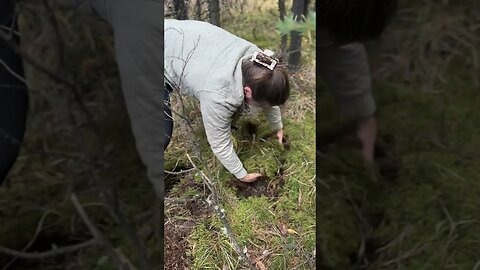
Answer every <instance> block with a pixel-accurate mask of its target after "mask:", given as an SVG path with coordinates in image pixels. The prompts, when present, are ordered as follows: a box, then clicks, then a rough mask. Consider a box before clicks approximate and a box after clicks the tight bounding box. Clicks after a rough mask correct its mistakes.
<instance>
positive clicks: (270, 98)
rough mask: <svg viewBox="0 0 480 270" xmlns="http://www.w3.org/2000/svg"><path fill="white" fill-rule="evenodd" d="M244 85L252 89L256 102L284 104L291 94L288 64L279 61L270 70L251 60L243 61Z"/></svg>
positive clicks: (273, 104)
mask: <svg viewBox="0 0 480 270" xmlns="http://www.w3.org/2000/svg"><path fill="white" fill-rule="evenodd" d="M242 74H243V85H244V86H248V87H250V88H251V89H252V98H253V100H254V101H256V102H267V103H268V104H269V105H270V106H276V105H283V104H284V103H285V102H286V101H287V99H288V97H289V95H290V84H289V82H288V73H287V71H286V65H284V64H281V63H278V64H277V66H276V67H275V68H274V69H273V70H270V69H268V68H266V67H264V66H262V65H260V64H258V63H255V62H252V61H250V60H243V62H242Z"/></svg>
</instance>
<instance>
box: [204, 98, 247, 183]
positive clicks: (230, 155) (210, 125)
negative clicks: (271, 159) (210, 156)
mask: <svg viewBox="0 0 480 270" xmlns="http://www.w3.org/2000/svg"><path fill="white" fill-rule="evenodd" d="M200 109H201V112H202V121H203V125H204V127H205V133H206V135H207V140H208V143H209V144H210V147H211V149H212V151H213V153H214V154H215V156H216V157H217V158H218V160H219V161H220V162H221V163H222V165H223V166H224V167H225V169H227V170H228V171H229V172H230V173H232V174H233V175H235V177H236V178H237V179H242V178H244V177H245V176H246V175H247V171H246V170H245V168H244V167H243V164H242V162H241V161H240V159H239V158H238V156H237V154H236V153H235V150H234V149H233V143H232V140H231V130H230V122H231V118H232V115H233V113H234V112H235V108H233V107H230V106H228V105H225V104H222V103H221V102H218V101H216V100H215V98H214V97H211V96H210V95H209V96H206V95H205V96H201V97H200Z"/></svg>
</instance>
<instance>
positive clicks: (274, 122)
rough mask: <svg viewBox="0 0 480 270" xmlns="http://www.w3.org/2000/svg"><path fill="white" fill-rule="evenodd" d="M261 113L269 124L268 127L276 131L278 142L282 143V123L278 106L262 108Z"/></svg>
mask: <svg viewBox="0 0 480 270" xmlns="http://www.w3.org/2000/svg"><path fill="white" fill-rule="evenodd" d="M263 113H264V114H265V117H266V118H267V120H268V123H269V124H270V127H271V128H272V129H273V130H275V131H276V133H277V137H278V141H279V142H280V143H282V140H283V123H282V112H281V111H280V107H279V106H273V107H266V108H263Z"/></svg>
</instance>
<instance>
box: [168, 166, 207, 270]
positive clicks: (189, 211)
mask: <svg viewBox="0 0 480 270" xmlns="http://www.w3.org/2000/svg"><path fill="white" fill-rule="evenodd" d="M186 169H188V168H177V169H176V171H181V170H186ZM180 177H181V175H169V176H167V177H166V179H165V194H166V197H173V198H175V197H177V195H176V194H172V192H170V191H171V189H172V187H173V186H175V185H177V186H178V189H176V193H178V194H182V193H183V192H185V190H187V189H188V188H194V189H197V190H199V191H201V190H202V189H203V187H202V185H201V184H199V183H196V182H194V181H188V182H182V183H180ZM167 179H168V184H167ZM180 200H181V199H180ZM166 207H168V206H166ZM179 207H180V209H178V211H182V210H183V211H185V212H183V213H182V214H181V215H182V216H183V217H188V218H186V219H176V218H175V217H172V219H170V220H168V222H167V220H165V226H164V236H165V239H164V252H165V269H189V265H190V264H191V263H192V258H190V257H189V256H188V255H187V254H188V251H189V249H190V247H189V245H188V242H187V237H188V236H189V235H190V233H191V231H192V229H193V228H194V227H195V225H196V224H197V223H198V222H199V221H200V220H202V219H204V218H205V217H206V216H208V214H209V209H208V206H207V205H206V204H205V203H204V200H203V199H202V198H197V199H194V200H188V199H187V200H185V202H184V203H181V205H179ZM165 217H166V216H165Z"/></svg>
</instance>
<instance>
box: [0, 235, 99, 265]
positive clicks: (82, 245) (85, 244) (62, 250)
mask: <svg viewBox="0 0 480 270" xmlns="http://www.w3.org/2000/svg"><path fill="white" fill-rule="evenodd" d="M97 243H98V241H97V240H96V239H91V240H88V241H86V242H83V243H80V244H76V245H71V246H67V247H62V248H58V249H52V250H50V251H44V252H39V253H29V252H22V251H16V250H13V249H9V248H4V247H0V253H4V254H7V255H11V256H15V257H20V258H23V259H31V260H35V259H45V258H49V257H54V256H58V255H62V254H67V253H72V252H75V251H77V250H80V249H84V248H87V247H91V246H94V245H96V244H97Z"/></svg>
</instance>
